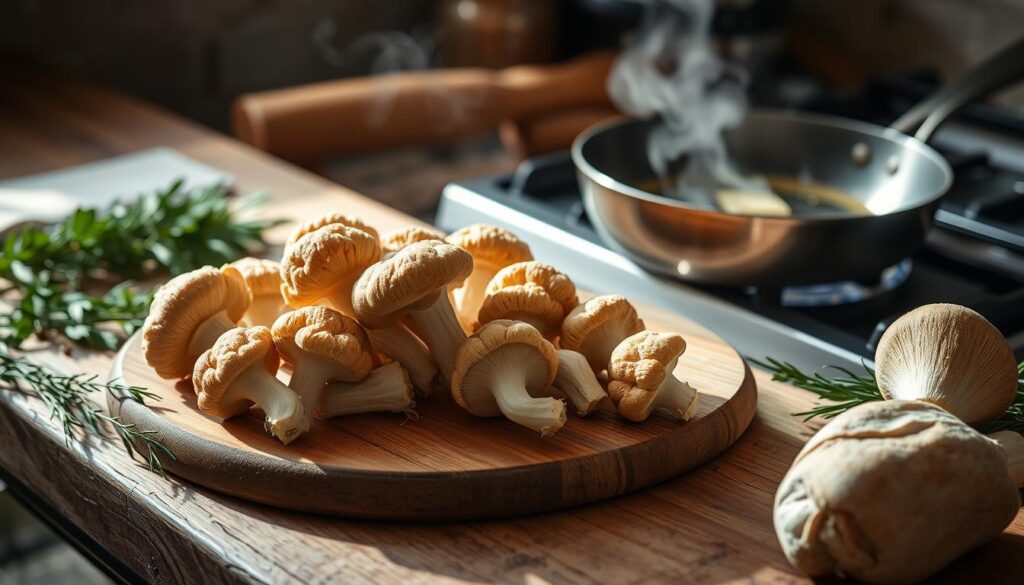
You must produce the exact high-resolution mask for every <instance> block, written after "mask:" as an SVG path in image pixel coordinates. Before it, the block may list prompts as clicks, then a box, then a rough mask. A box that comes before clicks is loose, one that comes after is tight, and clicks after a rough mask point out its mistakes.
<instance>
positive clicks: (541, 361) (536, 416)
mask: <svg viewBox="0 0 1024 585" xmlns="http://www.w3.org/2000/svg"><path fill="white" fill-rule="evenodd" d="M557 369H558V358H557V357H556V355H555V348H554V346H552V345H551V343H550V342H548V340H546V339H544V337H543V336H542V335H541V334H540V332H539V331H537V329H535V328H534V327H533V326H531V325H528V324H526V323H522V322H518V321H506V320H498V321H491V322H490V323H488V324H486V325H484V326H483V327H481V328H480V330H479V331H477V332H476V333H474V334H473V335H472V336H471V337H470V338H469V339H468V340H467V341H466V343H464V344H463V345H462V347H460V348H459V352H458V355H457V356H456V359H455V372H454V373H453V375H452V397H453V398H454V399H455V402H457V403H458V404H459V406H461V407H462V408H464V409H466V410H467V411H468V412H469V413H470V414H472V415H474V416H481V417H496V416H502V415H504V416H505V417H506V418H508V419H509V420H511V421H512V422H515V423H518V424H520V425H523V426H525V427H527V428H530V429H533V430H535V431H537V432H539V433H540V435H541V436H542V437H546V436H548V435H552V434H554V433H555V432H557V431H558V429H560V428H562V425H564V424H565V403H564V402H562V401H561V400H557V399H555V398H550V397H535V395H537V394H543V393H544V392H545V391H546V389H547V387H548V386H549V385H550V384H551V382H552V380H554V378H555V372H556V370H557Z"/></svg>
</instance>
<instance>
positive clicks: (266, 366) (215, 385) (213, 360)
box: [192, 327, 309, 445]
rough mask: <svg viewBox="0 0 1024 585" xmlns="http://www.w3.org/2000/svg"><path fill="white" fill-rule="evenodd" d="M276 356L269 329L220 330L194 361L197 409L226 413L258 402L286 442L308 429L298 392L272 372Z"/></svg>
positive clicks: (227, 415) (228, 415)
mask: <svg viewBox="0 0 1024 585" xmlns="http://www.w3.org/2000/svg"><path fill="white" fill-rule="evenodd" d="M279 364H280V358H279V356H278V354H277V350H275V349H274V342H273V339H272V337H271V334H270V329H267V328H266V327H248V328H247V327H238V328H235V329H232V330H230V331H228V332H227V333H225V334H224V335H221V336H220V338H219V339H218V340H217V343H215V344H213V347H211V348H210V349H208V350H206V351H205V352H204V353H203V355H201V356H199V360H198V361H196V365H195V369H194V370H193V373H192V383H193V384H194V385H195V389H196V394H197V395H198V396H199V402H198V406H199V410H201V411H203V412H205V413H206V414H209V415H212V416H216V417H220V418H223V419H228V418H231V417H233V416H237V415H239V414H242V413H244V412H246V411H247V410H249V408H250V407H251V406H252V405H253V404H256V405H258V406H259V407H260V408H262V409H263V412H264V413H265V414H266V428H267V430H268V431H270V433H271V434H273V435H274V436H275V437H277V438H278V439H279V440H280V441H281V442H282V443H284V444H285V445H287V444H288V443H290V442H292V441H294V440H295V439H296V438H298V437H299V435H301V434H302V433H304V432H306V430H308V429H309V419H308V417H307V416H306V414H305V412H304V410H303V408H302V400H300V399H299V395H298V394H296V393H295V392H292V390H291V389H290V388H288V386H285V385H284V383H282V382H281V381H280V380H278V379H277V378H275V377H274V374H275V373H276V372H277V367H278V365H279Z"/></svg>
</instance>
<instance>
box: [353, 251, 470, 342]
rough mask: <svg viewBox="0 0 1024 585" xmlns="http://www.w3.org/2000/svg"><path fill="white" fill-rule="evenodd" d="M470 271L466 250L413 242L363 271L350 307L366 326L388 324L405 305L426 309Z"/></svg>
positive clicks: (399, 313) (405, 308)
mask: <svg viewBox="0 0 1024 585" xmlns="http://www.w3.org/2000/svg"><path fill="white" fill-rule="evenodd" d="M472 271H473V257H472V256H470V255H469V252H467V251H465V250H463V249H462V248H459V247H458V246H452V245H451V244H446V243H445V242H438V241H436V240H425V241H422V242H416V243H414V244H411V245H409V246H406V247H405V248H402V249H401V250H399V251H398V252H396V253H395V254H394V255H393V256H391V257H389V258H386V259H384V260H381V261H380V262H377V263H376V264H374V265H373V266H370V267H369V268H367V269H366V271H365V272H363V274H362V276H360V277H359V280H357V281H356V284H355V286H354V287H353V288H352V308H353V309H354V310H355V313H356V317H358V318H359V320H360V321H361V322H362V323H363V324H365V325H366V326H367V327H371V328H380V327H387V326H389V325H391V324H392V323H394V322H395V320H396V319H397V317H399V316H400V315H401V313H404V312H405V311H406V310H407V309H414V310H415V309H425V308H427V307H429V306H430V305H431V304H433V303H434V301H436V300H437V295H439V294H441V293H443V292H446V291H447V287H448V285H449V284H451V283H452V282H455V281H460V280H464V279H465V278H466V277H467V276H469V274H470V273H471V272H472Z"/></svg>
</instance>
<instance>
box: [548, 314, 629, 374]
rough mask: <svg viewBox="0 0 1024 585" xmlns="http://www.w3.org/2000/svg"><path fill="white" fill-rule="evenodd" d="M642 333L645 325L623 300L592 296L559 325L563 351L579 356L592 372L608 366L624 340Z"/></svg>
mask: <svg viewBox="0 0 1024 585" xmlns="http://www.w3.org/2000/svg"><path fill="white" fill-rule="evenodd" d="M643 330H644V322H643V321H641V320H640V318H639V317H637V314H636V309H635V308H633V305H632V304H630V302H629V301H627V300H626V299H625V298H624V297H620V296H618V295H605V296H600V297H594V298H592V299H590V300H588V301H587V302H585V303H583V304H581V305H579V306H577V307H576V308H575V309H573V310H572V311H570V312H569V314H568V315H566V317H565V320H564V321H563V322H562V337H561V339H560V340H559V343H560V345H561V346H562V348H564V349H571V350H573V351H578V352H580V353H582V354H583V355H584V356H585V357H586V358H587V362H589V363H590V367H591V368H593V370H594V371H595V372H600V371H601V370H603V369H605V368H607V367H608V359H609V358H611V355H612V351H613V350H614V349H615V347H616V346H617V345H619V343H621V342H622V340H623V339H625V338H627V337H629V336H630V335H633V334H634V333H637V332H640V331H643Z"/></svg>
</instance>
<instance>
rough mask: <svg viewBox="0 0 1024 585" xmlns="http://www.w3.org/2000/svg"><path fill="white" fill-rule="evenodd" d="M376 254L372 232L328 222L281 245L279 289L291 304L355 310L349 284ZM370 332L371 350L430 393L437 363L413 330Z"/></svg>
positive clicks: (394, 328) (423, 390)
mask: <svg viewBox="0 0 1024 585" xmlns="http://www.w3.org/2000/svg"><path fill="white" fill-rule="evenodd" d="M379 259H380V246H379V245H378V243H377V239H376V238H375V237H373V236H371V235H370V234H368V233H367V232H364V231H363V230H361V229H358V228H351V227H346V226H344V225H342V224H340V223H332V224H328V225H326V226H324V227H321V228H319V229H316V230H314V231H312V232H309V233H307V234H306V235H304V236H302V237H301V238H299V240H298V241H297V242H295V244H294V245H292V246H291V247H289V248H288V249H287V250H286V251H285V257H284V260H283V261H282V263H281V274H282V277H283V279H284V285H283V287H282V291H283V293H284V296H285V298H286V299H288V302H289V304H291V305H292V306H293V307H302V306H309V305H324V306H328V307H331V308H333V309H335V310H336V311H338V312H340V313H343V314H345V315H351V316H355V310H354V309H353V308H352V285H353V284H354V283H355V281H356V280H357V279H358V278H359V276H360V275H361V274H362V273H363V271H364V270H366V268H367V267H368V266H370V265H371V264H373V263H374V262H376V261H377V260H379ZM368 335H369V336H370V342H371V343H372V344H373V348H374V350H376V351H378V352H380V353H383V354H384V355H387V356H388V357H390V358H392V359H395V360H398V361H399V362H401V363H402V365H403V366H404V367H405V368H406V370H408V372H409V376H410V377H411V378H412V381H413V385H414V386H416V388H417V390H419V391H420V392H421V393H423V394H429V393H430V390H431V388H433V386H434V384H435V383H436V378H437V368H436V367H435V366H434V362H433V360H432V359H431V357H430V355H429V353H428V351H427V349H426V348H425V347H424V346H423V344H422V343H421V342H420V341H419V339H417V338H416V336H415V335H413V334H412V333H410V332H409V331H408V329H406V328H404V327H401V326H395V327H390V328H388V329H387V330H386V331H385V330H381V331H369V332H368Z"/></svg>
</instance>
